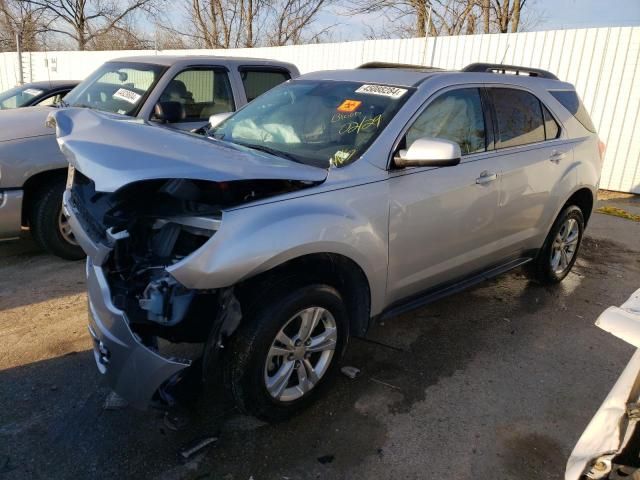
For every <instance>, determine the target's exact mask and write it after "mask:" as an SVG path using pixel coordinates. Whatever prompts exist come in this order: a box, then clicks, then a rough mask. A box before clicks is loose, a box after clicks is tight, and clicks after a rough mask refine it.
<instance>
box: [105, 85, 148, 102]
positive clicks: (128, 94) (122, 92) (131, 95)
mask: <svg viewBox="0 0 640 480" xmlns="http://www.w3.org/2000/svg"><path fill="white" fill-rule="evenodd" d="M112 97H113V98H117V99H118V100H124V101H125V102H129V103H131V104H133V105H135V104H136V103H138V100H140V99H141V98H142V96H141V95H138V94H137V93H136V92H132V91H131V90H127V89H126V88H119V89H118V90H117V91H116V92H115V93H114V94H113V95H112Z"/></svg>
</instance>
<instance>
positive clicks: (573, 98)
mask: <svg viewBox="0 0 640 480" xmlns="http://www.w3.org/2000/svg"><path fill="white" fill-rule="evenodd" d="M549 93H550V94H551V95H553V98H555V99H556V100H558V101H559V102H560V103H561V104H562V106H563V107H564V108H566V109H567V110H568V111H569V113H570V114H571V115H573V116H574V117H575V118H576V120H578V121H579V122H580V123H581V124H582V126H583V127H584V128H586V129H587V130H589V131H590V132H592V133H595V132H596V127H594V126H593V122H592V121H591V117H590V116H589V113H588V112H587V109H586V108H584V105H583V104H582V101H581V100H580V97H578V94H577V93H576V92H574V91H573V90H550V91H549Z"/></svg>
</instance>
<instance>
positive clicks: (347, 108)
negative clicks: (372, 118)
mask: <svg viewBox="0 0 640 480" xmlns="http://www.w3.org/2000/svg"><path fill="white" fill-rule="evenodd" d="M360 105H362V102H361V101H359V100H345V101H344V102H342V103H341V104H340V106H339V107H338V111H339V112H354V111H355V110H356V109H357V108H358V107H359V106H360Z"/></svg>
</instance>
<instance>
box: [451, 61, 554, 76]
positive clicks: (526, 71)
mask: <svg viewBox="0 0 640 480" xmlns="http://www.w3.org/2000/svg"><path fill="white" fill-rule="evenodd" d="M461 71H463V72H489V73H510V74H515V75H529V76H530V77H540V78H548V79H551V80H558V77H556V76H555V75H554V74H553V73H551V72H549V71H547V70H542V69H540V68H530V67H519V66H517V65H502V64H501V63H472V64H470V65H467V66H466V67H464V68H463V69H462V70H461Z"/></svg>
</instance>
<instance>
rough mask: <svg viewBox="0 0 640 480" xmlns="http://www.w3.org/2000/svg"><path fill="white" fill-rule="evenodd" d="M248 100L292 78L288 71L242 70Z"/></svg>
mask: <svg viewBox="0 0 640 480" xmlns="http://www.w3.org/2000/svg"><path fill="white" fill-rule="evenodd" d="M240 75H241V77H242V84H243V85H244V91H245V93H246V94H247V101H248V102H251V101H252V100H254V99H255V98H257V97H259V96H260V95H262V94H263V93H264V92H266V91H267V90H271V89H272V88H273V87H275V86H277V85H280V84H281V83H283V82H286V81H287V80H289V79H290V78H291V76H290V75H289V73H288V72H285V71H283V70H267V69H256V70H251V69H249V68H243V69H242V70H241V71H240Z"/></svg>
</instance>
